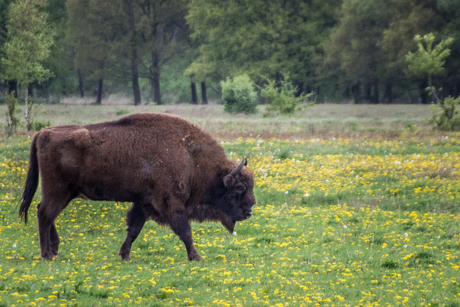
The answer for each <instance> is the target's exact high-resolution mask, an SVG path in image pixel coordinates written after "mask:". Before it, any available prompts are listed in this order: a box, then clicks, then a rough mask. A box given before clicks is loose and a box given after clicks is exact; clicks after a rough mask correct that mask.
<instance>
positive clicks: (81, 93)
mask: <svg viewBox="0 0 460 307" xmlns="http://www.w3.org/2000/svg"><path fill="white" fill-rule="evenodd" d="M78 91H79V92H80V97H81V98H83V97H84V96H85V95H84V94H85V93H84V92H83V75H82V73H81V69H78Z"/></svg>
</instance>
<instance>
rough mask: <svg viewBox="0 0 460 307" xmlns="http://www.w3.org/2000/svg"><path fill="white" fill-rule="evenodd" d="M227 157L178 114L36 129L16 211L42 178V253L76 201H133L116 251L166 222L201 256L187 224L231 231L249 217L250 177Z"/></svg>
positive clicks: (52, 253) (49, 253) (49, 252)
mask: <svg viewBox="0 0 460 307" xmlns="http://www.w3.org/2000/svg"><path fill="white" fill-rule="evenodd" d="M246 164H247V160H246V159H245V158H244V157H243V159H242V161H241V163H237V162H234V161H232V160H229V159H228V158H227V156H226V154H225V152H224V150H223V148H222V147H221V146H220V145H219V144H218V143H217V141H216V140H215V139H214V138H213V137H212V136H211V135H209V134H208V133H207V132H205V131H203V130H202V129H200V128H199V127H198V126H197V125H195V124H192V123H190V122H188V121H186V120H184V119H181V118H179V117H175V116H170V115H165V114H133V115H129V116H126V117H124V118H121V119H119V120H116V121H111V122H104V123H99V124H91V125H86V126H78V125H68V126H56V127H51V128H46V129H43V130H41V131H40V132H38V133H37V134H36V135H35V137H34V139H33V141H32V144H31V148H30V157H29V170H28V173H27V179H26V183H25V188H24V193H23V196H22V203H21V207H20V209H19V215H20V216H21V217H23V218H24V221H25V223H26V224H27V212H28V209H29V207H30V204H31V202H32V199H33V196H34V194H35V192H36V190H37V187H38V182H39V175H40V176H41V188H42V199H41V202H40V203H39V204H38V206H37V218H38V232H39V239H40V249H41V254H40V256H41V257H42V258H46V259H52V258H53V257H56V255H57V253H58V248H59V235H58V233H57V231H56V226H55V224H54V220H55V219H56V217H57V216H58V215H59V213H61V211H62V210H63V209H64V208H65V207H66V206H67V205H68V203H69V202H70V201H71V200H72V199H74V198H78V197H81V198H86V199H90V200H107V201H119V202H132V205H131V207H130V209H129V210H128V213H127V218H126V223H127V226H128V228H127V236H126V239H125V241H124V242H123V244H122V246H121V248H120V251H119V255H120V256H121V258H122V259H127V258H129V253H130V251H131V245H132V244H133V242H134V240H136V238H137V236H138V235H139V233H140V231H141V230H142V227H143V226H144V223H145V222H146V221H147V220H154V221H156V222H157V223H159V224H161V225H169V226H170V227H171V229H172V230H173V231H174V232H175V233H176V234H177V235H178V236H179V238H180V239H181V240H182V241H183V242H184V244H185V247H186V249H187V255H188V259H189V260H201V257H200V255H199V254H198V252H197V251H196V250H195V247H194V246H193V239H192V230H191V227H190V221H191V220H195V221H199V222H203V221H220V222H221V223H222V225H224V227H225V228H226V229H227V230H228V231H230V232H233V231H234V227H235V223H236V222H237V221H244V220H245V219H248V218H249V217H250V216H251V214H252V206H254V204H255V202H256V201H255V197H254V192H253V188H254V175H253V173H252V172H251V171H250V170H249V169H248V168H247V167H246Z"/></svg>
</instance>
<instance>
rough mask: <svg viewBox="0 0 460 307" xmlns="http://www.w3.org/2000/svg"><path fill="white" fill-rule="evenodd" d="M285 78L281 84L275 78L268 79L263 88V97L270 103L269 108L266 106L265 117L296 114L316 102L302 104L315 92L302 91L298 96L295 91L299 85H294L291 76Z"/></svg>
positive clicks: (261, 93)
mask: <svg viewBox="0 0 460 307" xmlns="http://www.w3.org/2000/svg"><path fill="white" fill-rule="evenodd" d="M283 79H284V80H281V81H280V82H279V83H280V85H279V86H277V85H276V83H277V82H276V81H275V80H270V79H266V80H267V83H266V84H265V86H264V87H262V88H261V92H260V95H261V97H262V98H263V99H264V100H265V101H266V102H267V103H269V104H270V105H269V106H267V108H265V112H264V114H263V116H264V117H267V116H269V115H271V114H277V113H279V114H283V115H287V114H295V113H297V112H299V111H301V110H302V109H303V108H304V107H309V106H312V105H313V104H314V102H310V103H308V104H302V102H304V101H305V100H307V99H308V98H310V97H311V96H312V95H313V93H309V94H304V93H302V94H300V95H299V96H298V97H296V96H295V93H296V91H297V87H295V86H293V85H292V82H291V80H290V79H289V76H286V77H284V78H283Z"/></svg>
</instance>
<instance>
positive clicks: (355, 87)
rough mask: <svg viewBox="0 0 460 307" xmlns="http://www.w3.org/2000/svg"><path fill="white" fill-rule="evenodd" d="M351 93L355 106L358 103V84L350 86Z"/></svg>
mask: <svg viewBox="0 0 460 307" xmlns="http://www.w3.org/2000/svg"><path fill="white" fill-rule="evenodd" d="M351 93H352V95H353V100H354V101H355V104H358V103H359V82H358V83H356V84H354V85H352V86H351Z"/></svg>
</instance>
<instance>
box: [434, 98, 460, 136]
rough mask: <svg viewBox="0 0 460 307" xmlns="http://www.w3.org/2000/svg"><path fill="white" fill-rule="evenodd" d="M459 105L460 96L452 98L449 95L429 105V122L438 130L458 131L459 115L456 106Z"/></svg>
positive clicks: (459, 127)
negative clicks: (430, 113)
mask: <svg viewBox="0 0 460 307" xmlns="http://www.w3.org/2000/svg"><path fill="white" fill-rule="evenodd" d="M459 106H460V97H457V98H452V97H451V96H449V97H447V98H446V99H444V101H440V102H438V103H437V104H433V105H432V106H431V110H432V114H433V115H432V116H431V118H430V123H431V124H433V125H434V126H435V128H436V129H438V130H443V131H459V130H460V115H459V112H458V108H459Z"/></svg>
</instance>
